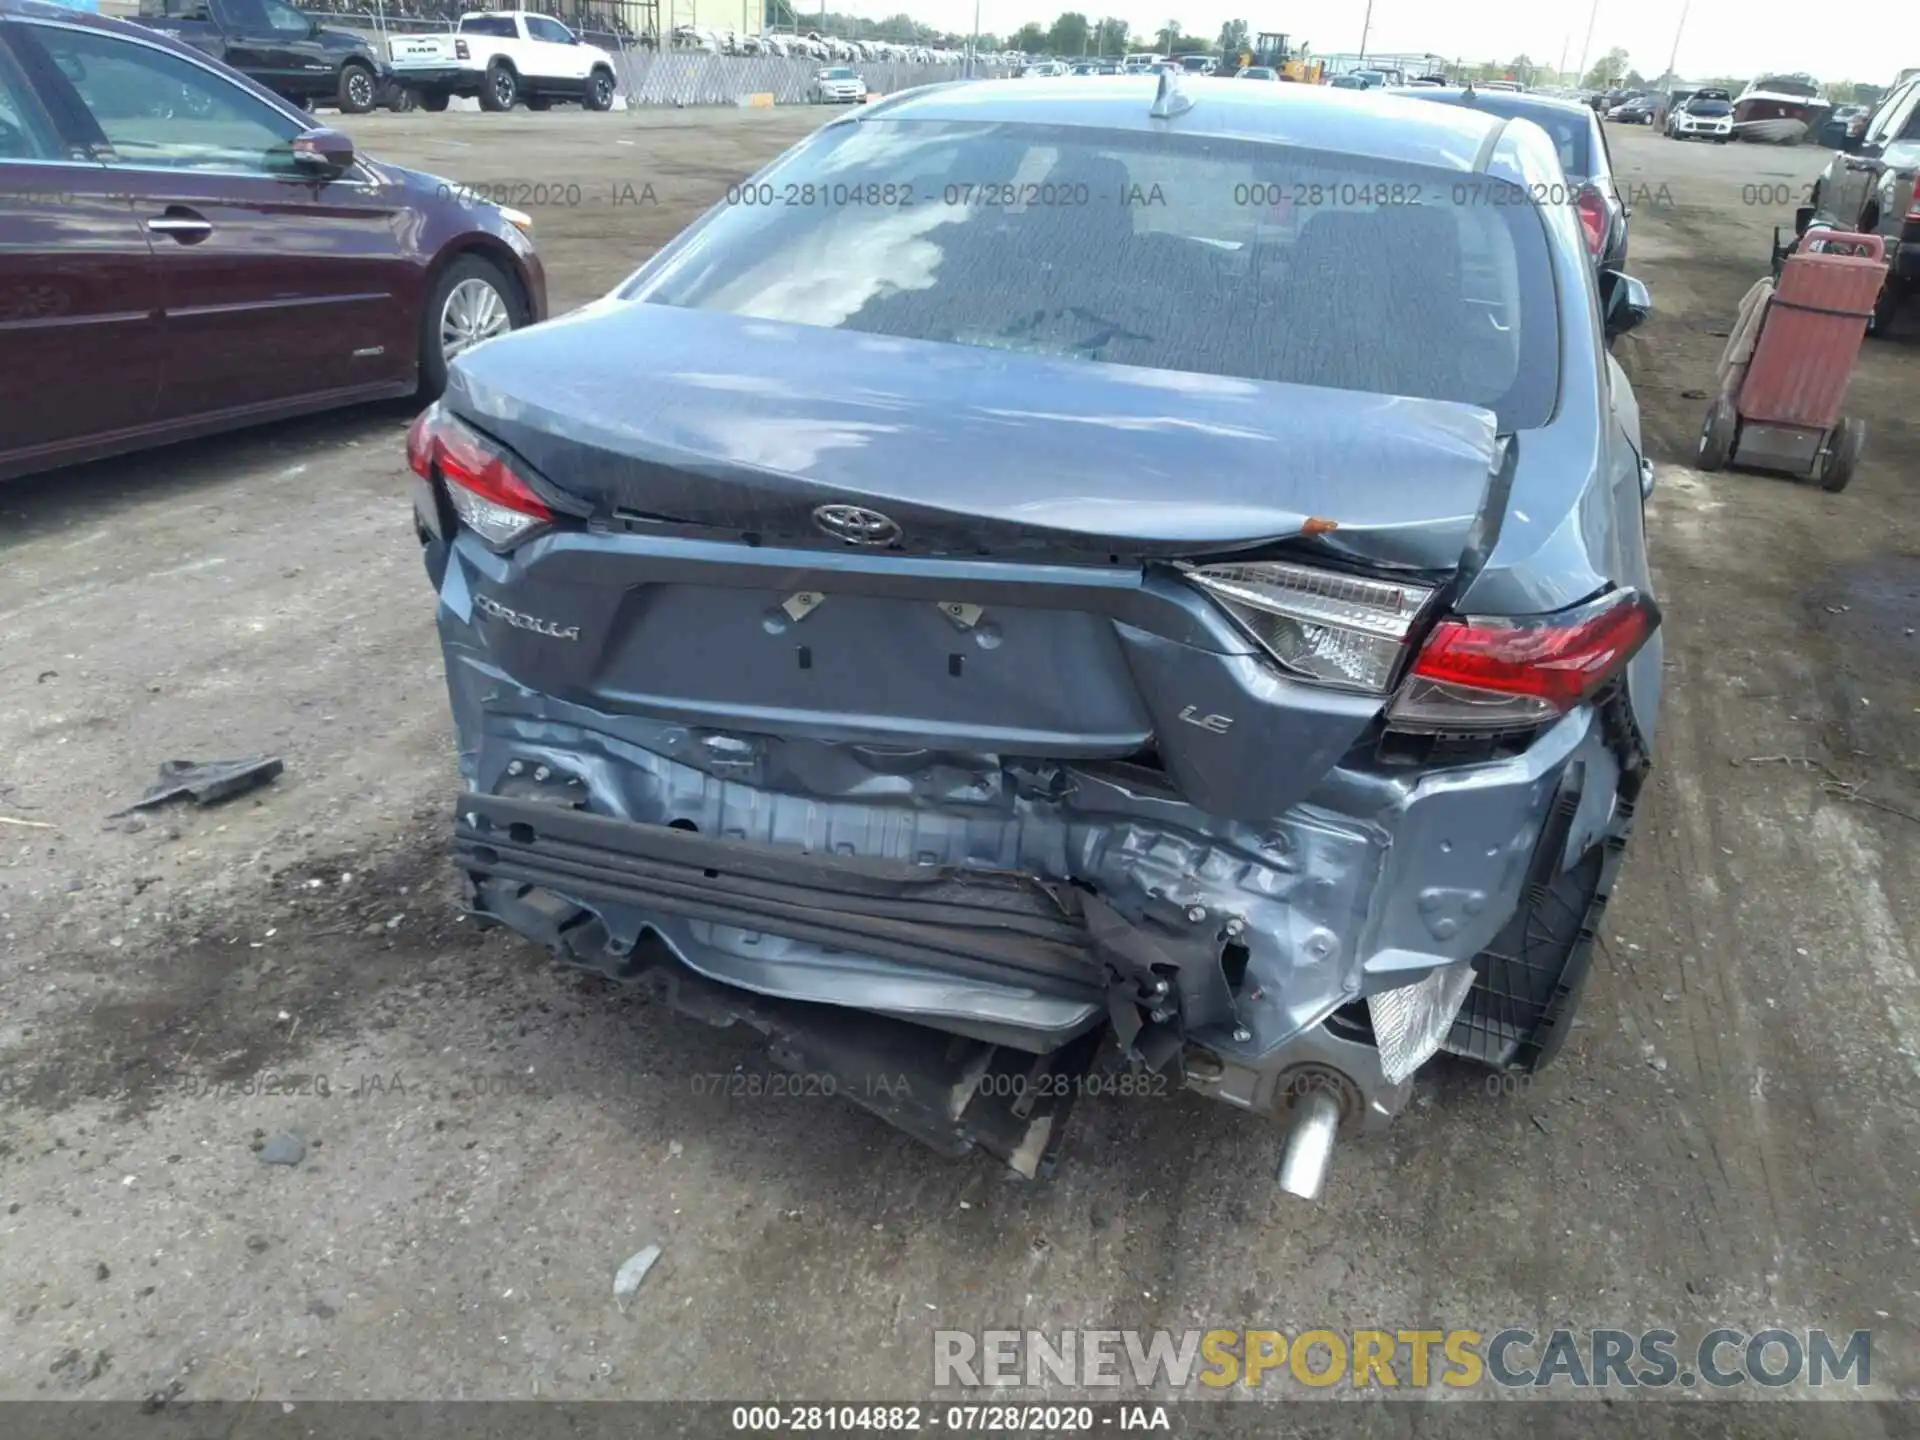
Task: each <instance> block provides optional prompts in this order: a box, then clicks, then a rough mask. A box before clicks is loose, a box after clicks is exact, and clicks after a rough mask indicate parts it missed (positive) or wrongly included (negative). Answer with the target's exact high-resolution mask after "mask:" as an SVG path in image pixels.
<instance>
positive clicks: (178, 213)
mask: <svg viewBox="0 0 1920 1440" xmlns="http://www.w3.org/2000/svg"><path fill="white" fill-rule="evenodd" d="M147 230H148V232H149V233H150V234H154V235H170V236H172V237H173V238H174V239H175V240H178V241H179V242H180V243H181V244H182V245H191V244H193V243H194V242H196V241H199V240H204V239H206V238H207V236H209V235H211V234H212V233H213V222H212V221H211V220H209V219H207V217H206V216H204V215H201V214H199V213H197V212H196V211H193V210H189V209H188V208H187V207H186V206H184V205H169V206H168V207H167V208H166V211H165V213H164V214H160V215H155V216H153V217H152V218H151V219H149V220H148V221H147Z"/></svg>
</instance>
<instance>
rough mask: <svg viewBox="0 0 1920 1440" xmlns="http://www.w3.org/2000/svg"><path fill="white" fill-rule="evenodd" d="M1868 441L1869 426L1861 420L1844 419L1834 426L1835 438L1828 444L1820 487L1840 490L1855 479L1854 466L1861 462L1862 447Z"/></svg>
mask: <svg viewBox="0 0 1920 1440" xmlns="http://www.w3.org/2000/svg"><path fill="white" fill-rule="evenodd" d="M1866 443H1867V427H1866V425H1865V423H1864V422H1862V421H1859V420H1842V421H1841V422H1840V423H1839V424H1838V425H1837V426H1835V427H1834V432H1833V440H1832V442H1831V443H1830V444H1828V446H1827V458H1826V461H1825V463H1824V464H1822V465H1821V467H1820V488H1821V489H1822V490H1828V491H1839V490H1844V489H1846V488H1847V482H1848V481H1849V480H1851V479H1853V467H1854V466H1856V465H1858V464H1859V463H1860V448H1861V447H1862V446H1863V445H1865V444H1866Z"/></svg>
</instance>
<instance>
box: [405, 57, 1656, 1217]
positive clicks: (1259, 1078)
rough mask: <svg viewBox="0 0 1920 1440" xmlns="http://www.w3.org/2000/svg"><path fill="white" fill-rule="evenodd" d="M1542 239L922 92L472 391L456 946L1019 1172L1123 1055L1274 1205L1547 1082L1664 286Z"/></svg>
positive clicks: (1130, 95)
mask: <svg viewBox="0 0 1920 1440" xmlns="http://www.w3.org/2000/svg"><path fill="white" fill-rule="evenodd" d="M1560 188H1564V187H1563V185H1562V180H1561V176H1560V171H1559V167H1558V161H1557V158H1556V155H1555V152H1554V149H1553V146H1552V144H1551V142H1550V141H1549V140H1548V138H1547V136H1546V135H1545V134H1544V133H1543V132H1542V131H1540V130H1539V129H1537V128H1536V127H1534V126H1533V125H1531V124H1530V123H1527V122H1525V121H1505V120H1502V119H1500V118H1498V117H1495V116H1490V115H1486V114H1483V113H1479V112H1476V111H1471V110H1462V109H1456V108H1454V107H1450V106H1438V105H1427V104H1423V103H1421V102H1420V101H1418V100H1414V99H1409V100H1392V99H1384V100H1383V99H1380V98H1376V97H1372V96H1367V95H1361V94H1350V93H1347V92H1343V91H1337V90H1328V89H1325V88H1322V87H1316V86H1304V85H1303V86H1257V85H1235V84H1232V83H1231V82H1227V81H1219V82H1209V81H1198V82H1189V88H1187V89H1185V90H1182V89H1180V88H1178V87H1177V86H1176V84H1175V82H1174V81H1173V80H1171V79H1170V78H1168V77H1161V78H1160V79H1159V80H1158V81H1157V82H1156V80H1154V79H1151V78H1144V77H1140V78H1136V77H1115V78H1112V79H1093V80H1088V79H1074V80H1071V81H1038V82H1036V81H1021V82H1018V83H1012V82H1009V83H995V82H986V83H975V84H968V85H957V86H935V87H930V88H927V89H924V90H918V91H913V92H910V93H908V94H905V95H901V96H898V97H895V98H893V99H890V100H887V101H883V102H879V103H876V104H875V105H873V106H872V107H870V108H868V109H867V110H865V111H863V112H861V113H859V114H857V115H854V116H850V117H848V118H846V119H844V120H841V121H837V122H835V123H833V124H830V125H827V126H825V127H824V128H823V129H822V130H820V131H819V132H817V133H816V134H815V135H814V136H813V137H811V138H810V139H808V140H806V141H805V142H803V143H802V144H800V145H799V146H796V147H795V148H794V149H793V150H791V151H789V152H788V153H787V154H785V155H784V156H782V157H781V158H780V159H779V160H777V161H776V162H775V163H774V164H773V165H771V166H770V167H768V168H767V169H766V170H764V171H763V172H761V173H760V174H759V175H758V176H756V177H754V179H753V180H751V181H750V182H747V183H746V184H745V185H743V186H740V187H738V191H739V196H740V197H741V198H740V200H739V201H737V202H735V203H729V204H726V205H722V206H719V207H717V208H716V209H715V210H713V211H712V212H711V213H709V214H708V215H707V216H705V217H704V218H703V219H702V220H700V221H699V222H698V223H697V224H695V225H694V226H692V227H691V228H690V229H689V230H687V231H686V232H685V233H684V234H682V235H681V236H679V237H678V238H677V239H676V240H675V241H674V242H673V243H672V244H670V245H669V246H668V247H667V248H665V249H664V250H662V251H661V252H660V253H659V254H658V255H656V256H655V257H654V258H653V259H652V260H651V261H649V262H648V263H647V264H646V265H645V266H644V267H643V268H642V269H641V270H639V271H638V272H637V273H636V274H635V275H634V276H633V277H632V278H631V279H630V280H629V281H628V282H627V283H625V284H624V285H623V286H622V287H621V288H620V289H618V290H617V291H616V292H615V293H614V294H612V295H610V296H608V297H607V298H606V299H604V300H602V301H600V302H598V303H596V304H594V305H591V306H588V307H587V308H585V309H583V310H581V311H577V312H575V313H574V314H572V315H570V316H568V317H566V318H564V319H562V320H558V321H555V322H552V323H549V324H545V325H542V326H538V327H535V328H532V329H528V330H525V331H521V332H519V333H516V334H514V335H512V336H508V337H505V338H502V339H499V340H496V341H493V342H489V343H488V344H486V345H483V346H480V347H478V348H476V349H474V350H471V351H469V352H468V353H467V354H465V355H463V356H461V357H460V359H459V360H458V361H457V362H456V363H455V364H454V366H453V368H452V374H451V377H450V380H449V383H448V386H447V391H446V395H445V397H444V399H443V400H442V401H441V402H440V403H439V404H438V405H436V406H435V407H434V408H433V409H431V410H429V411H428V412H427V413H426V414H424V415H423V416H422V417H421V418H420V420H419V422H418V423H417V424H416V425H415V427H414V430H413V431H412V433H411V435H410V437H409V458H410V462H411V464H412V467H413V469H414V470H415V472H417V474H418V476H419V480H418V483H417V486H416V495H415V509H416V518H417V523H418V528H419V533H420V536H421V539H422V541H423V542H424V545H425V550H426V558H427V568H428V571H429V573H430V575H431V577H432V580H433V583H434V585H435V587H436V588H437V591H438V597H439V604H438V617H439V626H440V632H441V636H442V639H443V642H444V648H445V655H446V667H447V676H448V683H449V687H450V690H451V694H452V706H453V717H454V722H455V726H456V728H457V731H458V736H459V748H460V758H461V766H462V771H463V774H464V777H465V781H466V787H467V788H466V792H465V794H464V795H463V796H462V797H461V799H460V802H459V805H458V814H457V820H456V858H457V864H458V866H459V868H460V869H461V871H462V872H463V873H464V875H465V877H466V885H467V892H466V893H467V899H468V904H469V906H470V908H471V909H472V911H473V912H474V913H475V914H476V915H477V916H480V917H483V918H485V919H488V920H492V921H497V922H501V923H504V924H506V925H508V926H511V927H512V928H513V929H514V930H516V931H519V932H520V933H522V934H524V935H527V936H530V937H532V938H534V939H536V940H539V941H541V942H544V943H545V944H547V945H549V946H552V947H553V948H554V949H555V950H556V951H557V952H558V953H559V954H561V955H562V956H563V957H565V958H567V959H569V960H571V961H573V962H576V963H578V964H581V965H585V966H589V967H593V968H595V969H597V970H600V971H603V972H605V973H607V974H609V975H611V976H614V977H618V978H631V979H635V980H639V979H643V978H644V979H647V980H649V981H650V982H657V983H661V984H663V985H664V986H665V988H666V989H667V991H668V993H670V994H671V996H672V997H673V999H674V1001H675V1003H676V1004H678V1005H679V1006H680V1007H681V1008H683V1009H685V1010H687V1011H689V1012H692V1013H694V1014H697V1015H699V1016H702V1017H704V1018H706V1019H708V1020H710V1021H712V1022H714V1023H719V1024H731V1023H744V1024H746V1025H749V1026H752V1027H754V1028H756V1029H758V1030H760V1031H762V1032H764V1033H766V1034H767V1035H768V1036H769V1037H771V1041H772V1043H771V1046H770V1053H771V1054H772V1056H773V1058H774V1060H775V1061H776V1062H777V1063H778V1064H780V1065H783V1066H786V1067H788V1068H790V1069H792V1070H794V1071H797V1072H801V1073H803V1074H805V1075H808V1076H812V1077H817V1078H821V1079H823V1080H824V1081H826V1082H828V1083H824V1084H822V1085H821V1086H820V1087H819V1088H822V1089H829V1090H837V1091H838V1092H839V1093H841V1094H844V1095H846V1096H848V1097H850V1098H852V1099H854V1100H856V1101H857V1102H858V1103H860V1104H863V1105H866V1106H868V1107H869V1108H871V1109H874V1110H876V1111H878V1112H879V1113H881V1114H883V1115H885V1116H886V1117H887V1118H888V1119H889V1120H891V1121H893V1122H895V1123H897V1124H899V1125H901V1126H903V1127H905V1128H906V1129H908V1130H909V1131H911V1132H912V1133H914V1134H915V1135H917V1136H919V1137H920V1138H922V1139H923V1140H925V1141H927V1142H928V1143H929V1144H932V1145H934V1146H936V1147H938V1148H939V1149H941V1150H942V1151H944V1152H947V1153H951V1154H959V1153H963V1152H965V1151H966V1150H968V1149H970V1148H973V1147H979V1148H982V1149H984V1150H987V1151H989V1152H991V1153H993V1154H996V1155H998V1156H1000V1157H1002V1158H1003V1159H1005V1160H1006V1161H1007V1162H1008V1163H1009V1164H1011V1165H1012V1166H1013V1167H1014V1168H1016V1169H1017V1170H1020V1171H1021V1172H1023V1173H1026V1174H1034V1173H1038V1172H1040V1171H1042V1170H1043V1169H1045V1168H1046V1167H1047V1166H1048V1165H1049V1164H1050V1163H1051V1162H1052V1161H1053V1159H1054V1158H1055V1156H1056V1154H1057V1152H1058V1149H1059V1145H1060V1141H1061V1137H1062V1134H1063V1131H1064V1129H1065V1124H1064V1122H1065V1120H1066V1118H1067V1108H1068V1105H1069V1103H1070V1101H1071V1100H1072V1098H1073V1096H1074V1094H1075V1093H1077V1091H1078V1090H1079V1089H1081V1088H1082V1087H1081V1086H1080V1085H1079V1084H1077V1083H1076V1082H1077V1081H1078V1080H1079V1077H1081V1076H1083V1075H1085V1074H1086V1073H1088V1071H1089V1068H1090V1067H1092V1066H1093V1065H1094V1064H1095V1062H1096V1058H1097V1052H1099V1050H1100V1049H1101V1047H1102V1046H1103V1045H1104V1044H1106V1043H1107V1042H1108V1040H1109V1037H1110V1038H1111V1041H1112V1043H1113V1044H1115V1045H1117V1047H1118V1048H1119V1050H1120V1052H1121V1053H1122V1054H1123V1055H1124V1056H1125V1057H1126V1060H1127V1063H1128V1064H1129V1065H1130V1066H1131V1067H1132V1070H1131V1073H1134V1074H1137V1075H1142V1076H1145V1075H1151V1076H1153V1077H1155V1079H1156V1082H1157V1083H1161V1084H1164V1085H1165V1086H1167V1087H1168V1088H1172V1087H1178V1086H1184V1087H1186V1088H1188V1089H1192V1090H1196V1091H1199V1092H1200V1093H1201V1094H1203V1095H1209V1096H1212V1097H1214V1098H1216V1099H1219V1100H1223V1101H1225V1102H1227V1103H1228V1104H1231V1105H1235V1106H1238V1107H1240V1108H1242V1109H1245V1110H1249V1111H1253V1112H1257V1113H1258V1114H1261V1115H1264V1116H1269V1117H1273V1118H1274V1119H1276V1120H1277V1121H1279V1122H1280V1125H1281V1127H1282V1130H1281V1136H1280V1141H1281V1143H1280V1145H1279V1151H1280V1159H1279V1170H1280V1178H1281V1183H1282V1184H1283V1185H1284V1186H1285V1188H1287V1189H1288V1190H1289V1191H1292V1192H1294V1193H1297V1194H1301V1195H1306V1196H1313V1195H1317V1194H1318V1193H1319V1191H1320V1189H1321V1186H1322V1183H1323V1180H1324V1177H1325V1174H1326V1171H1327V1167H1328V1162H1329V1157H1330V1155H1331V1154H1332V1151H1333V1148H1334V1145H1335V1142H1336V1137H1337V1136H1339V1135H1341V1134H1344V1133H1353V1132H1357V1131H1360V1130H1363V1129H1365V1128H1368V1127H1370V1126H1373V1125H1376V1124H1382V1123H1385V1122H1386V1121H1387V1120H1388V1119H1390V1118H1391V1117H1392V1116H1393V1115H1394V1114H1395V1112H1397V1111H1398V1110H1400V1109H1401V1108H1402V1107H1403V1106H1404V1105H1405V1103H1406V1101H1407V1099H1408V1097H1409V1093H1410V1087H1411V1081H1412V1078H1413V1075H1414V1072H1415V1071H1416V1070H1417V1069H1418V1068H1419V1067H1420V1066H1421V1065H1422V1064H1423V1063H1425V1062H1426V1061H1427V1060H1428V1059H1429V1058H1431V1057H1432V1056H1434V1055H1435V1054H1436V1053H1438V1052H1439V1051H1441V1050H1446V1051H1450V1052H1453V1053H1455V1054H1458V1055H1462V1056H1466V1057H1470V1058H1471V1059H1474V1060H1477V1061H1480V1062H1482V1063H1484V1064H1486V1065H1489V1066H1494V1067H1501V1068H1520V1069H1532V1068H1535V1067H1537V1066H1539V1065H1542V1064H1544V1063H1545V1062H1546V1061H1547V1060H1549V1059H1550V1058H1551V1057H1552V1056H1553V1055H1554V1053H1555V1052H1556V1051H1557V1050H1558V1049H1559V1047H1560V1045H1561V1043H1562V1042H1563V1040H1564V1038H1565V1036H1566V1033H1567V1029H1568V1027H1569V1024H1570V1023H1571V1019H1572V1015H1573V1011H1574V1008H1575V1006H1576V1005H1577V1003H1578V1001H1579V997H1580V993H1581V988H1582V984H1583V982H1584V980H1585V977H1586V974H1587V969H1588V964H1589V951H1590V946H1591V943H1592V939H1593V934H1594V929H1595V926H1596V924H1597V923H1598V917H1599V914H1600V911H1601V909H1602V907H1603V906H1604V905H1605V903H1606V900H1607V897H1608V893H1609V891H1610V889H1611V887H1612V885H1613V883H1614V876H1615V873H1616V871H1617V868H1618V866H1619V862H1620V857H1621V851H1622V847H1623V845H1624V843H1625V841H1626V837H1627V835H1628V832H1629V828H1630V824H1631V820H1632V815H1633V808H1634V801H1635V798H1636V796H1637V794H1638V792H1639V789H1640V786H1641V783H1642V779H1643V777H1644V776H1645V774H1646V772H1647V767H1648V763H1649V747H1650V745H1651V742H1652V738H1653V730H1654V718H1655V712H1656V707H1657V703H1658V698H1659V694H1658V692H1659V685H1660V636H1659V612H1658V609H1657V607H1656V605H1655V602H1654V599H1653V596H1652V592H1651V585H1650V575H1649V572H1648V564H1647V556H1646V547H1645V538H1644V534H1643V528H1642V526H1643V507H1644V501H1645V493H1646V488H1647V486H1648V484H1649V483H1650V477H1651V474H1652V471H1651V468H1650V467H1649V466H1647V465H1646V464H1645V463H1644V462H1643V460H1642V452H1641V445H1640V435H1639V419H1638V411H1637V409H1636V407H1635V405H1634V401H1633V396H1632V391H1631V389H1630V388H1629V386H1628V384H1627V381H1626V377H1625V376H1624V375H1623V374H1622V373H1621V372H1620V370H1619V369H1618V368H1617V367H1616V366H1615V365H1614V363H1613V361H1612V360H1611V359H1610V358H1609V356H1608V351H1607V345H1606V342H1607V341H1608V340H1609V339H1610V338H1611V337H1612V335H1613V334H1616V333H1618V332H1620V331H1622V330H1625V329H1628V328H1631V327H1632V326H1633V325H1635V324H1637V323H1639V321H1640V320H1641V319H1642V318H1643V317H1644V316H1645V314H1646V313H1647V308H1648V305H1647V299H1646V292H1645V291H1644V289H1643V288H1642V287H1641V286H1639V285H1638V283H1637V282H1635V281H1633V280H1631V279H1630V278H1629V277H1627V276H1625V275H1622V274H1619V273H1602V274H1600V275H1596V274H1595V273H1594V271H1593V270H1592V268H1591V267H1590V265H1589V263H1588V259H1587V252H1586V246H1585V244H1584V242H1583V240H1582V236H1581V229H1580V223H1579V217H1578V215H1577V214H1576V213H1575V212H1574V211H1573V210H1572V209H1569V208H1563V207H1557V206H1551V205H1540V204H1536V203H1533V201H1532V199H1530V197H1533V196H1538V195H1541V194H1550V193H1554V192H1555V191H1556V190H1557V189H1560ZM749 201H751V203H748V202H749ZM1101 1063H1102V1064H1105V1063H1107V1062H1105V1061H1102V1062H1101ZM876 1077H881V1078H882V1079H883V1080H884V1081H885V1082H886V1083H882V1084H876V1083H874V1082H875V1078H876ZM902 1079H904V1080H905V1081H906V1083H905V1084H902V1083H900V1081H901V1080H902Z"/></svg>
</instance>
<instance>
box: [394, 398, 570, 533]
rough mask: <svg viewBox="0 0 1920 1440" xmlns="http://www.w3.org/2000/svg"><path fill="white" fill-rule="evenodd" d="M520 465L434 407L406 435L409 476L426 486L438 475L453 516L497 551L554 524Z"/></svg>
mask: <svg viewBox="0 0 1920 1440" xmlns="http://www.w3.org/2000/svg"><path fill="white" fill-rule="evenodd" d="M521 463H522V462H520V461H518V460H516V459H514V458H512V457H511V456H509V455H508V454H507V452H506V451H505V450H503V449H502V448H501V447H500V446H498V445H496V444H494V443H493V442H492V441H491V440H488V439H487V438H486V437H485V436H483V435H481V434H480V433H479V432H478V431H477V430H475V429H473V428H472V427H471V426H469V425H465V424H463V423H461V422H460V421H459V420H456V419H455V418H454V417H453V416H451V415H449V414H448V413H447V412H446V411H445V410H443V409H441V408H440V406H439V405H437V404H435V405H430V406H428V407H427V409H426V410H424V411H422V412H421V414H420V418H419V419H417V420H415V421H414V422H413V425H412V427H411V428H410V429H409V430H408V431H407V464H408V465H409V466H411V467H412V469H413V473H414V474H416V475H418V476H420V477H421V478H422V479H423V480H425V481H427V482H428V483H429V484H431V483H432V482H433V480H434V477H435V475H436V474H437V475H438V476H439V478H440V479H441V480H443V481H445V482H446V489H447V499H448V500H449V501H450V502H451V503H452V505H453V511H454V514H456V515H458V516H459V517H460V521H461V523H462V524H463V525H465V526H466V527H467V528H468V529H469V530H471V531H473V533H474V534H476V535H478V536H479V537H480V538H481V539H482V540H484V541H486V543H487V544H488V545H490V546H492V547H493V548H494V549H496V550H504V549H507V548H508V547H510V546H513V545H517V544H519V543H520V542H521V541H523V540H526V539H528V538H530V537H531V536H532V535H533V534H535V533H536V532H537V531H540V530H542V529H544V528H545V527H546V526H548V525H550V524H552V523H553V511H552V510H551V509H549V508H548V506H547V503H546V501H544V500H542V499H541V498H540V496H539V493H538V492H537V491H536V490H535V489H534V488H533V486H532V485H531V484H530V483H529V482H528V481H527V480H526V479H525V478H524V477H523V476H522V475H521V474H520V473H519V470H518V469H516V467H517V466H520V465H521Z"/></svg>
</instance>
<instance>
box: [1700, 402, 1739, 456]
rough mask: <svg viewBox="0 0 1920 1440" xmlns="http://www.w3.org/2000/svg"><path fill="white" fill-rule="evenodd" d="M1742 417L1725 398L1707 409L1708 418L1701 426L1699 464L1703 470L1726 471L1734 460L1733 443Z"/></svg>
mask: <svg viewBox="0 0 1920 1440" xmlns="http://www.w3.org/2000/svg"><path fill="white" fill-rule="evenodd" d="M1739 428H1740V417H1739V416H1738V415H1737V414H1735V413H1734V409H1733V406H1731V405H1729V404H1728V403H1727V401H1726V398H1725V397H1724V396H1723V397H1721V398H1720V399H1718V400H1716V401H1714V402H1713V404H1711V405H1709V406H1708V407H1707V418H1706V419H1705V420H1704V421H1703V422H1702V423H1701V426H1700V454H1699V462H1700V468H1701V469H1702V470H1724V469H1726V466H1727V461H1729V460H1731V459H1732V458H1733V441H1734V437H1735V436H1736V435H1737V434H1738V433H1739Z"/></svg>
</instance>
